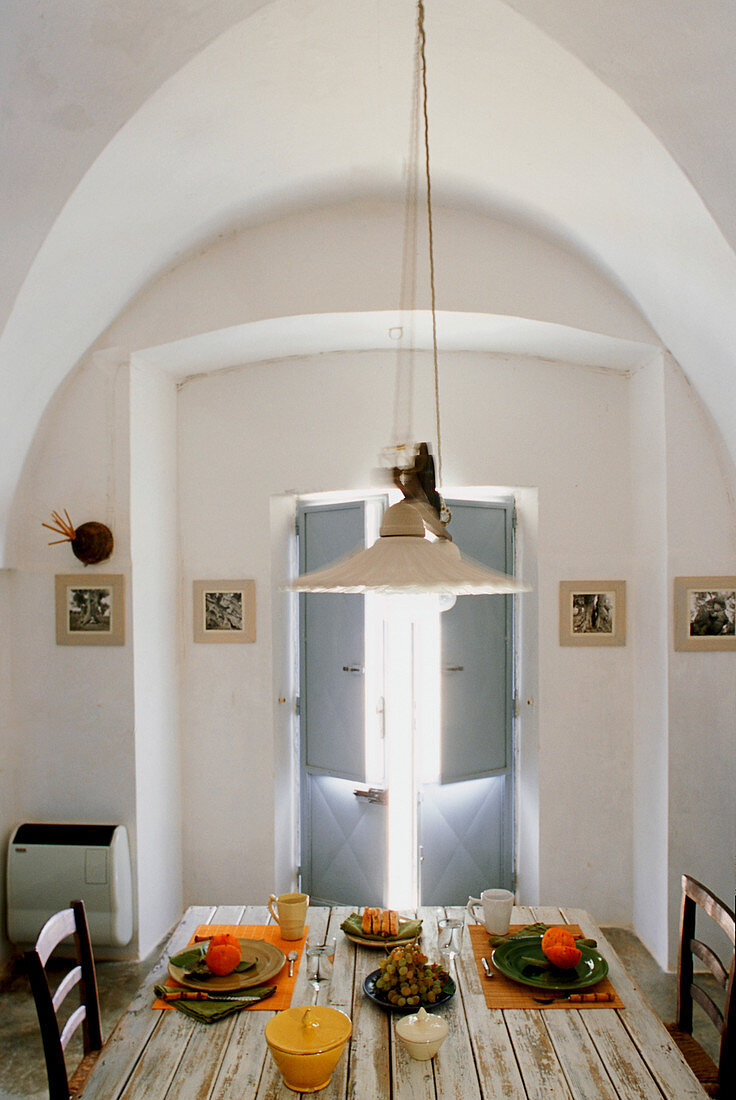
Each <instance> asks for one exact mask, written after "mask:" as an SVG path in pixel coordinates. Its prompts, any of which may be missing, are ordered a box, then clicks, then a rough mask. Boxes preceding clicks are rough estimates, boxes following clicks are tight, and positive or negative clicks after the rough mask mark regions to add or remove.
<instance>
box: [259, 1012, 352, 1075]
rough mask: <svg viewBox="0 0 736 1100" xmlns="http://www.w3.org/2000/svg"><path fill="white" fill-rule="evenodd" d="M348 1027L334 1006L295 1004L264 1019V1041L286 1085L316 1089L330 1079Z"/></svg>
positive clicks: (344, 1016) (350, 1027)
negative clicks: (266, 1020)
mask: <svg viewBox="0 0 736 1100" xmlns="http://www.w3.org/2000/svg"><path fill="white" fill-rule="evenodd" d="M352 1030H353V1025H352V1023H351V1022H350V1017H349V1016H346V1015H345V1013H344V1012H341V1011H340V1010H339V1009H337V1008H329V1007H328V1006H327V1005H313V1006H306V1005H298V1006H296V1007H294V1008H287V1009H286V1011H285V1012H279V1014H278V1015H277V1016H274V1017H273V1018H272V1019H270V1020H269V1021H268V1023H267V1024H266V1042H267V1043H268V1049H269V1050H270V1051H271V1056H272V1058H273V1060H274V1062H275V1063H276V1065H277V1066H278V1067H279V1070H280V1071H281V1076H282V1077H283V1078H284V1084H285V1085H286V1086H287V1087H288V1088H290V1089H292V1090H293V1091H294V1092H318V1091H319V1090H320V1089H323V1088H325V1087H326V1086H327V1085H328V1084H329V1083H330V1079H331V1077H332V1074H333V1071H334V1069H335V1066H336V1065H337V1063H338V1062H339V1061H340V1055H341V1054H342V1052H343V1050H344V1048H345V1044H346V1042H347V1041H348V1039H349V1038H350V1035H351V1034H352Z"/></svg>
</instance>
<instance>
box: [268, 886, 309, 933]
mask: <svg viewBox="0 0 736 1100" xmlns="http://www.w3.org/2000/svg"><path fill="white" fill-rule="evenodd" d="M274 905H275V906H276V911H274ZM308 905H309V894H279V895H278V897H277V896H276V894H271V897H270V898H269V900H268V911H269V913H270V914H271V916H272V917H273V919H274V920H275V921H276V923H277V924H278V926H279V928H280V929H281V938H282V939H283V940H300V939H301V938H302V936H303V935H304V922H305V921H306V919H307V906H308Z"/></svg>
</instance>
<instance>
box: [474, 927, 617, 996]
mask: <svg viewBox="0 0 736 1100" xmlns="http://www.w3.org/2000/svg"><path fill="white" fill-rule="evenodd" d="M574 950H575V952H576V954H575V955H572V956H570V957H569V958H565V957H563V956H561V957H560V961H564V962H565V963H566V964H568V963H571V962H572V963H574V965H565V966H564V967H561V966H556V965H555V964H554V962H553V961H552V960H551V959H550V957H549V956H548V955H547V954H546V953H545V951H544V950H543V949H542V937H541V936H536V937H533V938H532V937H529V938H528V939H518V940H515V941H514V940H513V939H509V940H507V941H506V942H505V943H500V944H499V945H498V946H497V947H494V948H493V953H492V955H491V959H492V961H493V965H494V966H495V967H496V969H497V970H498V971H500V973H501V974H504V975H505V976H506V977H507V978H511V979H512V981H515V982H520V983H521V984H522V985H529V986H532V987H534V988H535V989H547V990H549V991H550V992H561V991H569V992H571V993H572V992H574V991H577V990H579V989H588V988H589V987H590V986H592V985H596V984H597V983H598V982H600V981H602V979H603V978H605V977H606V975H607V974H608V963H607V962H606V960H605V959H604V958H603V956H602V955H600V954H599V953H598V952H597V951H596V950H595V948H594V947H588V946H586V944H584V943H581V942H580V941H579V940H578V941H577V946H576V947H575V948H574Z"/></svg>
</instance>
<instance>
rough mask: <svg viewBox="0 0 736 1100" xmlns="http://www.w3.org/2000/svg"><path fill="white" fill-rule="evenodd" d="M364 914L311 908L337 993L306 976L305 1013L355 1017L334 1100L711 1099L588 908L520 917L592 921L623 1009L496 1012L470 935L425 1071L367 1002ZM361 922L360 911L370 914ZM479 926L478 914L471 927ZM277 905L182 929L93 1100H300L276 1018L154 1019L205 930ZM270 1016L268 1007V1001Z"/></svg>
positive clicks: (122, 1028) (433, 932)
mask: <svg viewBox="0 0 736 1100" xmlns="http://www.w3.org/2000/svg"><path fill="white" fill-rule="evenodd" d="M353 911H354V910H352V909H350V908H328V907H319V906H315V907H312V908H310V910H309V913H308V918H307V923H308V926H309V932H308V937H309V942H310V943H313V944H314V943H319V944H321V943H324V942H329V941H330V940H331V939H332V938H333V937H334V939H335V952H334V968H333V973H332V977H331V980H330V982H329V984H327V985H326V986H323V987H321V988H320V990H319V993H318V994H315V992H314V991H313V989H312V987H311V986H310V984H309V983H308V981H307V977H306V974H305V969H306V968H305V965H304V963H305V961H306V960H305V958H302V960H301V962H300V966H299V972H298V973H297V978H296V984H295V986H294V992H293V997H292V1005H301V1004H304V1005H306V1004H311V1003H314V998H315V996H318V998H319V1002H318V1003H320V1004H329V1005H332V1006H334V1007H335V1008H339V1009H341V1010H342V1011H343V1012H345V1013H347V1015H348V1016H349V1017H350V1018H351V1020H352V1028H353V1030H352V1037H351V1039H350V1042H349V1045H348V1046H347V1048H346V1050H345V1052H344V1053H343V1056H342V1058H341V1059H340V1062H339V1063H338V1066H337V1069H336V1070H335V1073H334V1075H333V1077H332V1081H331V1082H330V1084H329V1085H328V1086H327V1087H326V1088H325V1089H324V1090H323V1091H321V1092H320V1093H319V1096H320V1097H324V1098H325V1100H338V1098H339V1100H348V1098H351V1100H364V1098H365V1100H367V1098H374V1097H375V1098H376V1100H450V1098H454V1100H476V1098H477V1100H491V1098H498V1100H502V1098H503V1100H509V1098H513V1100H516V1098H519V1100H522V1098H525V1097H528V1098H541V1097H544V1098H545V1100H552V1098H557V1097H559V1098H563V1097H564V1098H574V1100H615V1098H619V1100H635V1098H643V1100H662V1097H666V1098H671V1100H688V1098H692V1100H702V1097H703V1096H704V1093H703V1091H702V1089H701V1087H700V1085H699V1084H698V1082H697V1081H696V1079H695V1078H694V1076H693V1075H692V1073H691V1071H690V1070H689V1068H688V1067H687V1065H686V1064H685V1062H684V1061H683V1059H682V1057H681V1056H680V1053H679V1051H678V1050H677V1048H676V1047H675V1045H674V1044H673V1042H672V1041H671V1039H670V1038H669V1035H668V1033H667V1031H666V1030H665V1028H664V1026H663V1025H662V1023H661V1022H660V1020H659V1019H658V1018H657V1016H656V1015H655V1014H654V1012H653V1011H652V1010H651V1008H650V1007H649V1005H648V1004H647V1003H646V1001H645V999H644V997H643V996H642V994H641V992H640V990H639V988H638V987H637V984H636V978H635V976H633V975H630V974H628V973H627V972H626V970H625V969H624V967H623V965H622V963H621V962H620V960H619V959H618V958H617V956H616V953H615V951H614V950H613V948H612V947H611V945H610V944H609V943H608V942H607V941H606V939H605V937H604V936H603V934H602V932H601V930H600V928H598V927H597V925H596V924H595V922H594V921H593V920H592V918H591V917H590V916H589V915H588V914H587V913H586V912H585V911H583V910H580V909H565V908H562V909H553V908H533V909H529V908H516V909H515V910H514V913H513V916H512V920H513V921H514V922H515V923H519V924H528V923H532V922H535V921H543V922H545V923H547V924H561V923H571V924H578V925H579V926H580V928H581V929H582V933H583V935H585V936H587V937H591V938H593V939H595V940H597V942H598V950H599V951H600V953H601V955H602V956H603V957H604V958H605V959H606V961H607V963H608V968H609V973H608V976H609V978H610V980H611V982H612V984H613V986H614V987H615V990H616V993H617V994H618V996H619V998H620V1000H621V1002H622V1003H623V1007H621V1008H618V1007H612V1006H609V1005H599V1006H596V1007H595V1008H587V1009H583V1008H575V1007H573V1006H572V1005H570V1006H569V1007H568V1006H567V1004H565V1006H564V1007H558V1008H556V1009H555V1010H550V1009H549V1008H545V1007H544V1006H541V1005H540V1006H539V1007H536V1008H523V1009H520V1008H507V1009H491V1008H489V1007H488V1006H487V1004H486V1000H485V996H484V988H483V978H481V976H480V974H479V971H478V966H477V963H476V960H475V958H474V955H473V949H472V943H471V936H470V930H469V928H468V926H467V924H466V926H465V927H464V929H463V944H462V951H461V954H460V955H459V956H458V957H457V959H456V960H455V963H454V968H455V975H454V977H455V980H456V986H457V989H456V992H455V995H454V996H453V997H452V999H451V1000H450V1001H448V1002H447V1003H446V1004H445V1005H443V1006H442V1007H440V1008H432V1011H433V1012H437V1013H438V1014H441V1015H442V1016H444V1017H445V1019H446V1020H447V1022H448V1024H449V1034H448V1037H447V1039H446V1041H445V1043H444V1045H443V1046H442V1048H441V1050H440V1052H439V1054H438V1055H437V1056H436V1057H435V1058H434V1059H432V1060H431V1061H415V1060H414V1059H412V1058H411V1057H410V1056H409V1055H408V1053H407V1052H406V1050H405V1049H404V1048H403V1047H402V1046H401V1045H400V1043H399V1042H398V1039H397V1037H396V1031H395V1028H396V1022H397V1020H398V1019H399V1017H398V1016H397V1015H396V1014H394V1013H391V1012H389V1011H388V1010H385V1009H383V1008H382V1007H379V1006H378V1005H377V1004H375V1003H374V1002H373V1001H372V1000H370V999H369V998H368V997H367V996H366V995H365V993H364V992H363V981H364V978H365V977H366V975H368V974H369V973H370V972H371V971H373V970H375V969H376V968H377V967H378V963H379V961H380V958H381V954H382V950H381V949H376V948H374V947H366V946H361V945H356V944H355V943H353V942H352V941H350V940H349V939H347V938H346V936H345V935H344V933H343V932H342V931H341V929H340V925H341V923H342V921H343V920H344V919H345V917H347V916H348V915H349V914H350V913H351V912H353ZM357 911H360V910H357ZM416 915H417V916H420V917H421V918H422V921H423V925H422V949H423V950H424V952H425V953H426V954H427V955H428V956H429V958H430V960H431V961H432V960H439V953H438V951H437V922H438V920H439V919H440V918H442V917H445V916H447V917H465V916H466V915H465V911H464V910H463V909H455V908H447V909H440V908H426V909H420V910H418V911H417V912H416ZM466 920H467V917H466ZM269 923H271V918H270V916H269V913H268V910H267V909H266V908H265V907H256V906H242V907H239V906H219V907H216V906H211V907H209V906H194V907H192V908H190V909H188V910H187V911H186V912H185V914H184V916H183V917H182V919H181V921H180V922H179V924H178V925H177V926H176V928H175V929H174V931H173V933H172V935H171V938H170V940H169V942H168V943H167V945H166V949H165V951H164V952H163V954H162V956H161V958H160V959H159V961H158V962H157V963H156V965H155V966H154V967H153V969H152V971H151V973H150V974H149V975H148V977H147V978H146V980H145V981H144V982H143V984H142V985H141V988H140V989H139V991H138V993H137V994H136V996H135V998H134V999H133V1001H132V1003H131V1005H130V1007H129V1008H128V1009H127V1011H126V1012H125V1013H124V1014H123V1016H122V1018H121V1019H120V1021H119V1023H118V1025H117V1027H116V1028H115V1030H114V1031H113V1032H112V1034H111V1035H110V1036H109V1038H108V1039H107V1042H106V1043H105V1046H104V1049H103V1051H102V1054H101V1056H100V1058H99V1061H98V1062H97V1065H96V1067H95V1069H94V1070H93V1072H92V1075H91V1077H90V1078H89V1081H88V1083H87V1085H86V1087H85V1089H84V1092H83V1100H122V1098H124V1100H143V1098H145V1100H164V1098H170V1100H251V1098H252V1100H287V1098H293V1097H295V1096H296V1095H297V1094H295V1093H294V1092H292V1091H291V1090H290V1089H288V1088H287V1087H286V1086H285V1085H284V1084H283V1081H282V1079H281V1076H280V1074H279V1071H278V1069H277V1068H276V1066H275V1064H274V1062H273V1060H272V1058H271V1056H270V1054H269V1051H268V1048H267V1046H266V1040H265V1037H264V1030H265V1027H266V1024H267V1022H268V1020H269V1019H271V1018H272V1016H273V1015H274V1013H273V1012H272V1011H265V1010H263V1009H261V1010H258V1011H256V1010H254V1009H247V1010H243V1011H240V1012H237V1013H236V1014H234V1015H231V1016H228V1017H227V1018H225V1019H223V1020H220V1021H218V1022H217V1023H214V1024H209V1025H205V1024H202V1023H200V1022H199V1021H196V1020H193V1019H191V1018H190V1017H188V1016H186V1015H184V1014H183V1013H181V1012H178V1011H176V1010H173V1009H166V1010H163V1011H161V1010H159V1009H154V1008H153V1007H152V1006H153V1002H154V999H155V994H154V986H155V985H156V984H158V983H161V982H162V981H163V980H164V979H165V978H166V977H167V974H168V957H169V955H171V954H175V953H176V952H177V951H180V950H181V949H182V948H183V947H185V946H186V945H187V944H188V943H189V942H190V940H191V938H192V936H193V934H194V932H195V930H196V929H197V927H199V926H200V925H207V924H238V925H239V924H248V925H253V924H269ZM263 1004H264V1005H265V1004H266V1002H263Z"/></svg>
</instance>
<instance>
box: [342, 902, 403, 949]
mask: <svg viewBox="0 0 736 1100" xmlns="http://www.w3.org/2000/svg"><path fill="white" fill-rule="evenodd" d="M340 927H341V929H342V930H343V932H344V933H345V935H346V936H347V938H348V939H349V940H351V942H352V943H357V944H359V945H360V946H362V947H392V946H394V945H395V944H400V943H408V942H410V941H411V940H415V939H417V938H418V937H419V936H420V935H421V931H422V922H421V920H415V919H413V918H409V917H402V916H400V915H399V914H398V913H397V912H396V910H395V909H378V908H375V907H371V906H366V908H365V909H364V910H363V912H362V913H351V914H350V916H349V917H346V918H345V920H344V921H343V922H342V924H341V925H340Z"/></svg>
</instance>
